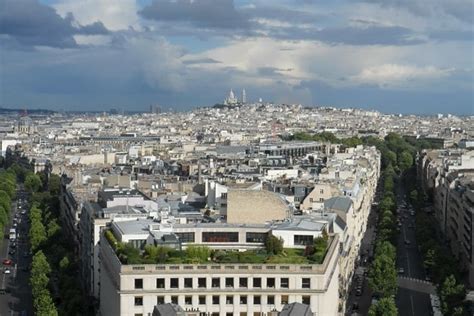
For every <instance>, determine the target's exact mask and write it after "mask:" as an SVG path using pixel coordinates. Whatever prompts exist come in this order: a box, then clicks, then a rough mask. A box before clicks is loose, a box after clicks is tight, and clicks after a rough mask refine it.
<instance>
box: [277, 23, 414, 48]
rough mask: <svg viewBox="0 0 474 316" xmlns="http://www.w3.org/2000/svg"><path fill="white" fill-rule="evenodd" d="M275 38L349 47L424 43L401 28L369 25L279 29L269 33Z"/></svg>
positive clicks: (412, 33)
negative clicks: (313, 41)
mask: <svg viewBox="0 0 474 316" xmlns="http://www.w3.org/2000/svg"><path fill="white" fill-rule="evenodd" d="M269 35H270V36H271V37H275V38H281V39H288V40H315V41H320V42H324V43H329V44H347V45H415V44H420V43H422V42H423V40H421V39H420V38H417V36H416V34H415V33H414V32H413V31H412V30H410V29H408V28H405V27H401V26H381V25H368V26H364V27H360V26H346V27H332V28H331V27H328V28H323V29H315V28H304V29H301V28H298V27H291V28H278V29H274V30H270V31H269Z"/></svg>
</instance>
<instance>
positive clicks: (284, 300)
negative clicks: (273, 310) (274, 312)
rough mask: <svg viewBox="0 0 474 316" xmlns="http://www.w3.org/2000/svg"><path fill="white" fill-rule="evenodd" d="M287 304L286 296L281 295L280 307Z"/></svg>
mask: <svg viewBox="0 0 474 316" xmlns="http://www.w3.org/2000/svg"><path fill="white" fill-rule="evenodd" d="M286 304H288V295H282V296H281V305H286Z"/></svg>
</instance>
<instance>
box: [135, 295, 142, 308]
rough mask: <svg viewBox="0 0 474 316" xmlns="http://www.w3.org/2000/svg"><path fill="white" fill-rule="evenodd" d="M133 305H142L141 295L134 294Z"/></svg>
mask: <svg viewBox="0 0 474 316" xmlns="http://www.w3.org/2000/svg"><path fill="white" fill-rule="evenodd" d="M135 306H143V296H135Z"/></svg>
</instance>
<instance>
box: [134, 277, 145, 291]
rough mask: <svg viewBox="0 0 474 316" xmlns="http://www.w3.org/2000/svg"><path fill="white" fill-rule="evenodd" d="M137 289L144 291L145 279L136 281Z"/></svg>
mask: <svg viewBox="0 0 474 316" xmlns="http://www.w3.org/2000/svg"><path fill="white" fill-rule="evenodd" d="M135 288H136V289H143V279H135Z"/></svg>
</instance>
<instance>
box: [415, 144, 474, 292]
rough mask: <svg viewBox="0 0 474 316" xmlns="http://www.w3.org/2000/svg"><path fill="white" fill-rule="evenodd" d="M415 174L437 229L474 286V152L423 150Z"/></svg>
mask: <svg viewBox="0 0 474 316" xmlns="http://www.w3.org/2000/svg"><path fill="white" fill-rule="evenodd" d="M418 176H419V179H418V180H419V181H420V183H421V185H422V189H423V191H424V193H425V194H426V195H427V196H428V197H429V198H431V199H432V200H433V212H434V216H435V218H436V221H437V223H438V225H439V230H440V231H441V233H442V234H443V236H444V237H445V238H446V240H447V241H448V242H449V245H450V248H451V249H452V251H453V254H454V255H455V256H456V258H457V259H458V260H459V262H460V263H461V265H462V267H463V268H464V269H465V270H466V271H467V272H468V276H469V284H470V286H471V287H474V222H473V214H474V151H466V150H448V151H446V150H433V151H428V152H425V153H423V154H422V155H421V156H420V157H419V159H418Z"/></svg>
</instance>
